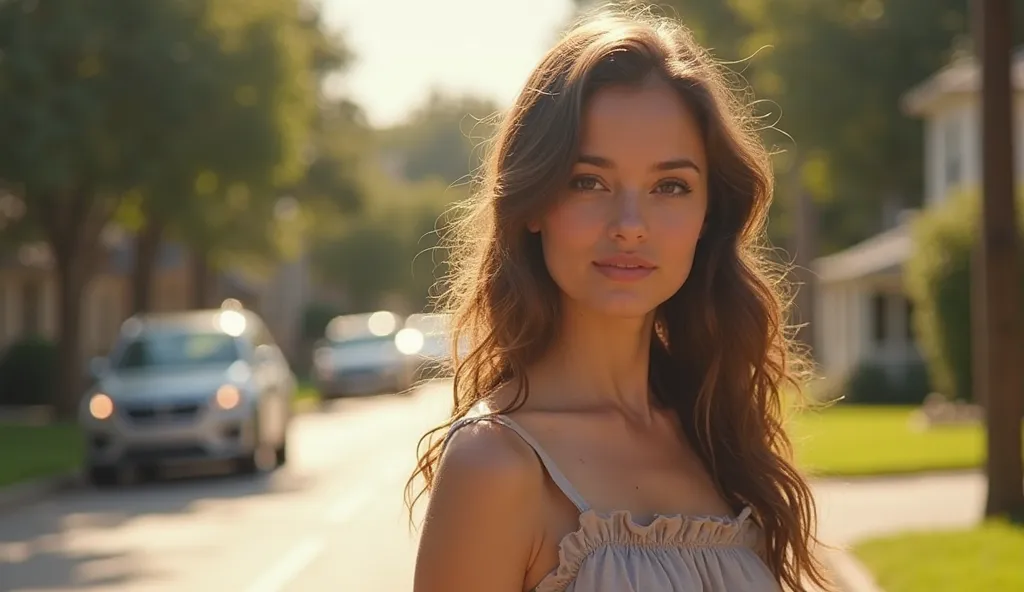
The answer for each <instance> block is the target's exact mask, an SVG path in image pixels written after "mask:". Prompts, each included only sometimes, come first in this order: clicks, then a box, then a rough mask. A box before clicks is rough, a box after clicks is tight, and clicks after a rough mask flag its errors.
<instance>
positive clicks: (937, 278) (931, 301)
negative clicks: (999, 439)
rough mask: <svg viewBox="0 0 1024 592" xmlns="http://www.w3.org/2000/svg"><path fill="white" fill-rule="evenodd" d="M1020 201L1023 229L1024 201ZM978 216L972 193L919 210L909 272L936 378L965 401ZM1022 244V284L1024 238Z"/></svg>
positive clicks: (921, 339)
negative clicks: (937, 205)
mask: <svg viewBox="0 0 1024 592" xmlns="http://www.w3.org/2000/svg"><path fill="white" fill-rule="evenodd" d="M1018 204H1019V205H1018V208H1017V210H1018V214H1019V215H1020V226H1021V228H1022V229H1024V200H1018ZM979 216H980V211H979V204H978V196H977V194H974V193H970V194H962V195H959V196H955V197H953V198H951V199H950V200H949V201H948V202H946V203H945V204H942V205H941V206H939V207H934V208H930V209H929V210H928V211H927V212H925V213H923V214H921V215H920V217H919V218H918V219H917V220H916V221H915V223H914V230H913V234H914V252H913V254H912V256H911V258H910V260H909V261H908V262H907V266H906V273H905V281H906V287H907V293H908V295H909V296H910V299H911V301H912V302H913V303H914V329H915V332H916V334H917V337H918V343H919V345H920V347H921V349H922V353H923V354H924V356H925V359H927V361H928V368H929V372H930V373H931V377H932V380H933V381H934V383H935V385H936V386H937V388H938V390H939V391H940V392H942V393H943V394H945V395H947V396H949V397H953V398H956V399H962V400H970V399H971V398H972V397H971V384H972V378H971V347H972V345H971V337H972V331H971V273H972V272H971V268H972V265H973V261H972V259H973V251H974V249H975V245H976V244H977V240H978V221H979ZM1019 243H1020V246H1021V257H1020V261H1021V263H1022V269H1021V276H1020V277H1021V282H1022V288H1024V240H1021V241H1019ZM1022 293H1024V292H1022Z"/></svg>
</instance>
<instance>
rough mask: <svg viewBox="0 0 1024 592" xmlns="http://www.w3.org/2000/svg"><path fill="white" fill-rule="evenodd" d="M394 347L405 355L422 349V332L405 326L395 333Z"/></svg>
mask: <svg viewBox="0 0 1024 592" xmlns="http://www.w3.org/2000/svg"><path fill="white" fill-rule="evenodd" d="M395 347H396V348H398V351H400V352H402V353H403V354H405V355H407V356H411V355H413V354H417V353H419V352H420V350H421V349H423V333H421V332H420V331H419V330H418V329H412V328H406V329H402V330H401V331H399V332H398V333H396V334H395Z"/></svg>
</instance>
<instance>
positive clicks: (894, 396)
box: [828, 362, 932, 405]
mask: <svg viewBox="0 0 1024 592" xmlns="http://www.w3.org/2000/svg"><path fill="white" fill-rule="evenodd" d="M898 370H899V372H894V373H892V374H890V372H889V371H888V370H887V369H886V367H885V366H883V365H881V364H870V363H865V364H862V365H860V366H859V367H857V368H856V369H855V370H854V371H853V372H852V373H851V374H850V376H849V377H848V378H847V379H846V381H845V382H844V384H842V385H840V387H839V390H838V392H832V393H829V394H828V399H829V400H835V399H838V398H839V397H842V402H843V403H848V404H858V405H919V404H921V403H923V402H924V400H925V398H926V397H927V396H928V395H929V394H930V393H931V390H932V389H931V383H930V381H929V379H928V369H927V367H926V366H925V364H924V363H923V362H910V363H907V364H906V366H905V367H903V368H899V369H898Z"/></svg>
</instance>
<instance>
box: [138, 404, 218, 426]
mask: <svg viewBox="0 0 1024 592" xmlns="http://www.w3.org/2000/svg"><path fill="white" fill-rule="evenodd" d="M201 410H202V405H200V404H199V403H195V402H188V403H144V404H143V403H139V404H135V405H131V406H128V407H125V408H123V410H122V411H123V414H124V417H125V418H126V419H128V420H129V421H131V422H132V423H135V424H139V425H161V424H175V423H188V422H191V421H194V420H195V419H196V417H197V416H198V415H199V412H200V411H201Z"/></svg>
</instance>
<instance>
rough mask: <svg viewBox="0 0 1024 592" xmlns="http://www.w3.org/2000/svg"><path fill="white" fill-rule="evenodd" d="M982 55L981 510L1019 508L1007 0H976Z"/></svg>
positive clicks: (1023, 497) (1019, 349)
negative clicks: (984, 442)
mask: <svg viewBox="0 0 1024 592" xmlns="http://www.w3.org/2000/svg"><path fill="white" fill-rule="evenodd" d="M974 9H975V11H976V12H975V16H976V18H977V20H976V23H975V24H976V26H977V28H976V29H975V34H976V39H977V46H978V48H979V50H980V52H979V53H980V59H981V79H982V91H981V129H982V131H981V134H982V136H981V137H982V139H981V146H982V153H981V162H982V198H983V199H982V214H981V222H982V223H981V239H980V240H979V260H980V263H981V273H980V274H979V276H977V277H979V279H980V280H981V283H980V285H979V286H978V290H977V291H976V292H975V294H978V295H980V296H981V297H982V299H983V302H982V303H980V305H979V306H976V307H974V311H976V312H977V313H979V314H978V316H977V317H976V318H975V319H974V321H975V322H977V323H980V327H979V330H978V331H977V332H976V333H975V335H976V336H977V337H979V338H980V339H977V340H976V341H975V344H974V347H981V348H983V349H982V350H981V352H980V354H981V355H977V356H975V357H974V358H973V359H974V361H975V362H976V363H977V364H978V367H976V368H975V369H974V373H973V374H974V377H975V378H974V380H975V382H976V387H977V388H978V389H979V390H980V391H981V392H982V393H983V394H982V398H983V400H985V401H986V406H985V414H986V419H987V425H988V459H987V462H986V471H987V473H988V499H987V501H986V504H985V514H986V515H988V516H993V515H1005V514H1010V513H1015V512H1018V511H1024V459H1022V458H1021V446H1020V443H1021V416H1022V415H1024V367H1022V365H1021V363H1020V361H1021V359H1024V344H1022V342H1021V324H1020V323H1021V318H1020V301H1021V300H1020V293H1019V290H1020V267H1019V266H1018V264H1017V245H1016V240H1017V215H1016V212H1015V211H1014V210H1015V204H1014V195H1013V192H1014V180H1013V162H1014V159H1013V129H1014V127H1013V123H1014V122H1013V96H1014V95H1013V91H1012V85H1011V73H1010V68H1011V50H1012V36H1013V31H1012V27H1011V23H1012V19H1011V16H1012V9H1011V7H1010V3H1009V2H1008V1H1007V0H975V1H974Z"/></svg>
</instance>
